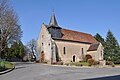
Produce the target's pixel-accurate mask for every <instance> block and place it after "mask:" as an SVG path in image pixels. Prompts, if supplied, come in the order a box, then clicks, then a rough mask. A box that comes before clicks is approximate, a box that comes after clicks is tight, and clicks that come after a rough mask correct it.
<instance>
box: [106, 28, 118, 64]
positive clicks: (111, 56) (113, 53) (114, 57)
mask: <svg viewBox="0 0 120 80" xmlns="http://www.w3.org/2000/svg"><path fill="white" fill-rule="evenodd" d="M104 53H105V54H104V58H105V59H106V60H111V61H113V62H114V63H120V48H119V44H118V41H117V40H116V38H115V37H114V35H113V34H112V32H111V31H110V30H109V31H108V33H107V37H106V45H105V49H104Z"/></svg>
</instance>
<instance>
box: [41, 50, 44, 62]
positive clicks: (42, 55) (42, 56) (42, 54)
mask: <svg viewBox="0 0 120 80" xmlns="http://www.w3.org/2000/svg"><path fill="white" fill-rule="evenodd" d="M41 62H44V51H42V53H41Z"/></svg>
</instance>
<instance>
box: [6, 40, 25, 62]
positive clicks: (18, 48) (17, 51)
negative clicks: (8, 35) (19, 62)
mask: <svg viewBox="0 0 120 80" xmlns="http://www.w3.org/2000/svg"><path fill="white" fill-rule="evenodd" d="M7 50H8V51H7V54H6V59H8V60H10V59H12V58H18V59H23V57H24V54H25V50H24V45H23V43H22V42H21V41H19V42H14V43H13V45H12V46H11V48H8V49H7Z"/></svg>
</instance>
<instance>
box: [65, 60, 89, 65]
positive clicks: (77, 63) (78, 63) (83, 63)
mask: <svg viewBox="0 0 120 80" xmlns="http://www.w3.org/2000/svg"><path fill="white" fill-rule="evenodd" d="M65 65H71V66H88V65H89V64H88V62H83V61H82V62H70V63H66V64H65Z"/></svg>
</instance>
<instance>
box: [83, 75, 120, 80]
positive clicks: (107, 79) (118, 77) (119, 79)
mask: <svg viewBox="0 0 120 80" xmlns="http://www.w3.org/2000/svg"><path fill="white" fill-rule="evenodd" d="M85 80H120V75H115V76H107V77H99V78H91V79H85Z"/></svg>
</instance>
